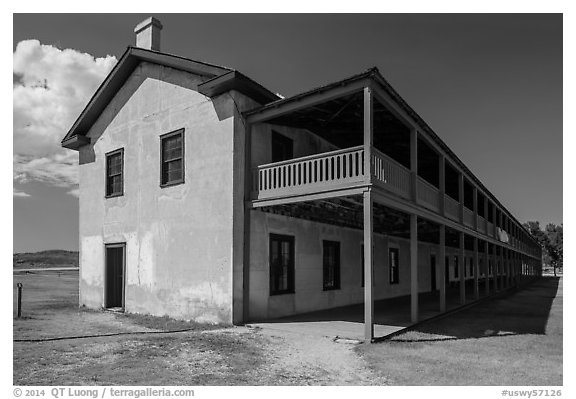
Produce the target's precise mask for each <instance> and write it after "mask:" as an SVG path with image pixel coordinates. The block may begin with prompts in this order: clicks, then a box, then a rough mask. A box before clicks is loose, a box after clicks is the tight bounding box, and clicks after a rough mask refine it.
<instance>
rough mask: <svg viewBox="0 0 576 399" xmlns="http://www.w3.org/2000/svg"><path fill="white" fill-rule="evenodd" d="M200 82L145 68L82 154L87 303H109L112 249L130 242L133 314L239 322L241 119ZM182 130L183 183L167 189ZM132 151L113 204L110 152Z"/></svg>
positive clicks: (129, 306)
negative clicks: (166, 160) (168, 155)
mask: <svg viewBox="0 0 576 399" xmlns="http://www.w3.org/2000/svg"><path fill="white" fill-rule="evenodd" d="M201 81H202V79H201V78H200V77H199V76H195V75H192V74H189V73H186V72H182V71H178V70H174V69H171V68H168V67H161V66H158V65H153V64H148V63H142V64H140V66H138V67H137V68H136V70H135V71H134V73H133V74H132V75H131V76H130V78H129V79H128V80H127V82H126V83H125V84H124V86H123V87H122V88H121V89H120V91H119V92H118V93H117V95H116V96H115V98H114V99H113V101H112V102H111V103H110V104H109V105H108V107H107V108H106V109H105V111H104V112H103V113H102V115H101V116H100V117H99V119H98V120H97V122H96V123H95V124H94V125H93V126H92V128H91V130H90V131H89V132H88V134H87V135H88V137H90V138H91V140H92V143H91V144H90V145H89V146H86V147H83V148H82V149H81V151H80V254H81V255H80V304H81V305H86V306H88V307H93V308H99V307H101V306H103V304H104V283H103V282H104V270H105V269H104V267H105V265H104V253H105V250H104V245H105V244H107V243H117V242H125V243H126V289H125V308H126V311H128V312H136V313H148V314H153V315H159V316H161V315H169V316H172V317H175V318H180V319H186V320H197V321H208V322H223V323H230V322H232V257H233V254H232V250H231V248H232V243H233V232H232V220H233V203H232V199H233V196H232V191H233V176H234V175H233V173H232V171H233V169H234V164H233V151H234V134H233V128H234V123H233V119H234V118H233V115H234V104H233V102H232V99H231V97H230V96H220V97H218V98H215V99H213V100H211V99H209V98H207V97H205V96H203V95H202V94H200V93H198V92H197V91H195V90H196V88H197V85H198V83H200V82H201ZM181 128H184V132H185V133H184V136H185V152H184V154H185V183H184V184H180V185H176V186H172V187H165V188H161V187H160V138H159V137H160V136H161V135H162V134H165V133H168V132H171V131H174V130H177V129H181ZM118 148H124V195H123V196H120V197H116V198H105V191H104V190H105V154H106V153H107V152H110V151H113V150H116V149H118Z"/></svg>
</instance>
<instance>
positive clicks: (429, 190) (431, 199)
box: [418, 178, 440, 212]
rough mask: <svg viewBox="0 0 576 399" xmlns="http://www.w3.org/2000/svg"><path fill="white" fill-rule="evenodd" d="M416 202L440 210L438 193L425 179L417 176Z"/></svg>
mask: <svg viewBox="0 0 576 399" xmlns="http://www.w3.org/2000/svg"><path fill="white" fill-rule="evenodd" d="M418 202H419V203H420V204H422V205H423V206H425V207H427V208H430V209H432V210H433V211H436V212H440V193H439V191H438V189H437V188H436V187H434V186H433V185H432V184H430V183H428V182H427V181H426V180H424V179H421V178H418Z"/></svg>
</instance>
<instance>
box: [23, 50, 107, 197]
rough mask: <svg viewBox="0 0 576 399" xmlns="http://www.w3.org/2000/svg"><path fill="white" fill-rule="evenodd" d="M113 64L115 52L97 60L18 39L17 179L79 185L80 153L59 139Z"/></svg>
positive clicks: (72, 191)
mask: <svg viewBox="0 0 576 399" xmlns="http://www.w3.org/2000/svg"><path fill="white" fill-rule="evenodd" d="M115 64H116V57H113V56H106V57H105V58H94V57H93V56H91V55H90V54H86V53H81V52H79V51H76V50H72V49H66V50H60V49H58V48H56V47H54V46H50V45H43V44H41V43H40V42H39V41H38V40H24V41H21V42H19V43H18V45H17V46H16V50H15V51H14V54H13V68H14V70H13V72H14V77H15V78H14V85H13V108H14V109H13V112H14V160H13V162H14V180H16V181H18V182H20V183H25V182H27V181H32V180H34V181H40V182H44V183H47V184H51V185H54V186H58V187H70V188H73V187H74V186H75V185H77V184H78V177H77V164H78V155H77V153H76V152H74V151H70V150H66V149H63V148H61V147H60V141H61V140H62V138H63V137H64V135H65V134H66V132H67V131H68V129H69V128H70V127H71V126H72V124H73V123H74V121H75V120H76V118H77V117H78V115H79V114H80V112H81V111H82V109H83V108H84V107H85V105H86V104H87V103H88V100H89V99H90V98H91V97H92V95H93V94H94V92H95V91H96V89H97V88H98V86H99V85H100V83H101V82H102V81H103V80H104V78H105V77H106V75H107V74H108V72H109V71H110V70H111V69H112V67H113V66H114V65H115ZM69 193H70V194H71V195H75V194H74V193H75V190H74V189H72V190H70V192H69Z"/></svg>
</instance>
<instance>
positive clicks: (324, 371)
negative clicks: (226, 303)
mask: <svg viewBox="0 0 576 399" xmlns="http://www.w3.org/2000/svg"><path fill="white" fill-rule="evenodd" d="M17 282H21V283H23V285H24V296H23V317H22V318H21V319H17V318H16V313H15V310H14V324H13V335H14V340H15V342H14V358H13V362H14V376H13V382H14V384H15V385H426V384H429V385H465V384H467V385H500V384H503V385H515V384H518V385H532V384H538V385H560V384H562V286H561V282H560V284H559V281H558V280H557V279H556V280H551V279H542V280H539V281H538V282H536V283H535V284H534V285H533V286H531V287H529V288H528V289H526V290H525V291H521V292H519V293H515V294H512V295H510V296H507V297H502V298H498V299H494V300H491V301H488V302H485V303H483V304H480V305H477V306H476V307H473V308H470V309H468V310H466V311H463V312H460V313H457V314H454V315H452V316H449V317H447V318H445V319H442V320H439V321H436V322H433V323H426V324H424V325H421V326H420V327H419V328H418V329H416V330H415V331H411V332H407V333H404V334H402V335H399V336H397V337H395V338H394V339H393V340H391V341H387V342H381V343H377V344H374V345H352V344H343V343H337V342H334V341H332V340H331V339H329V338H325V337H320V336H317V335H309V336H305V335H298V334H291V333H289V332H282V331H267V330H265V329H262V330H259V329H252V328H246V327H222V326H220V327H217V326H207V325H198V324H194V323H187V322H181V321H175V320H171V319H168V318H157V317H147V316H139V315H128V314H119V313H111V312H104V311H90V310H85V309H79V308H78V306H77V298H78V273H77V272H72V271H66V272H55V271H46V272H40V273H33V274H24V273H21V272H19V273H15V274H14V281H13V283H14V286H16V283H17ZM557 294H558V295H557ZM554 298H555V299H554ZM174 331H177V332H174ZM62 338H64V339H62ZM35 341H37V342H35Z"/></svg>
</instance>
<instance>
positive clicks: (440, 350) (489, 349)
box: [357, 277, 562, 385]
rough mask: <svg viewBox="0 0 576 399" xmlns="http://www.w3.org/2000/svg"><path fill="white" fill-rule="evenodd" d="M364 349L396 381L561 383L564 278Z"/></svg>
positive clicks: (544, 281) (540, 283)
mask: <svg viewBox="0 0 576 399" xmlns="http://www.w3.org/2000/svg"><path fill="white" fill-rule="evenodd" d="M357 350H358V352H359V353H360V354H361V356H363V357H364V359H365V360H366V361H367V362H368V363H369V365H370V367H372V368H373V369H374V370H376V371H377V372H378V373H379V374H380V375H381V376H383V377H385V378H387V379H388V381H390V383H391V384H392V385H562V284H561V280H559V279H558V278H553V277H548V278H542V279H540V280H537V281H536V282H535V283H533V284H532V285H531V286H529V287H528V288H526V289H525V290H522V291H519V292H516V293H513V294H511V295H508V296H506V297H500V298H497V299H494V300H490V301H486V302H484V303H482V304H479V305H477V306H474V307H472V308H469V309H467V310H465V311H462V312H459V313H456V314H453V315H451V316H448V317H445V318H443V319H439V320H437V321H434V322H430V323H424V324H422V325H420V326H418V327H416V328H415V329H414V330H413V331H408V332H406V333H403V334H401V335H398V336H396V337H394V338H392V339H391V340H389V341H384V342H381V343H377V344H374V345H361V346H359V347H358V348H357Z"/></svg>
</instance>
